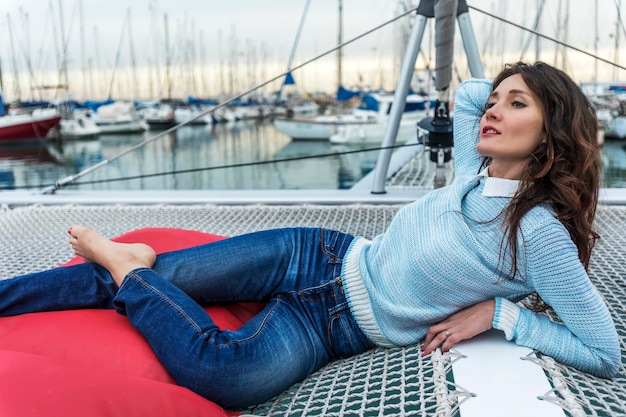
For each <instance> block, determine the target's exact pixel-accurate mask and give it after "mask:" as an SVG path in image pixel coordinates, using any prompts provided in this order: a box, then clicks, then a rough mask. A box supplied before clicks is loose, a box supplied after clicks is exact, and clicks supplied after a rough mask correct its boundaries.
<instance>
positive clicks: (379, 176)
mask: <svg viewBox="0 0 626 417" xmlns="http://www.w3.org/2000/svg"><path fill="white" fill-rule="evenodd" d="M426 21H427V17H426V16H422V15H420V14H418V15H417V16H416V18H415V22H413V27H412V28H411V33H410V35H409V42H408V44H407V48H406V51H405V53H404V57H403V59H402V67H401V68H400V77H399V79H398V85H397V86H396V91H395V93H394V96H393V104H392V106H391V111H390V113H389V120H388V121H387V126H386V128H385V137H384V139H383V143H382V146H383V148H387V149H382V150H381V151H380V154H379V155H378V161H377V162H376V172H375V173H374V184H373V188H372V194H384V193H386V191H385V182H386V180H387V170H388V169H389V160H390V158H391V153H392V151H393V150H392V149H390V148H389V147H391V146H393V145H394V144H395V142H396V135H397V133H398V127H399V125H400V119H402V113H404V107H405V105H406V96H407V94H408V92H409V86H410V84H411V79H412V78H413V72H414V70H415V61H416V60H417V54H418V53H419V50H420V45H421V43H422V38H423V36H424V30H425V29H426ZM415 131H416V134H417V126H416V127H415Z"/></svg>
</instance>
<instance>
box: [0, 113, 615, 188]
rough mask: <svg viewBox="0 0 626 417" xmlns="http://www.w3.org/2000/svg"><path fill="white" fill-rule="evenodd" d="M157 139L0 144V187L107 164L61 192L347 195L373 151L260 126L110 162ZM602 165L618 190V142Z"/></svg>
mask: <svg viewBox="0 0 626 417" xmlns="http://www.w3.org/2000/svg"><path fill="white" fill-rule="evenodd" d="M159 133H160V132H158V131H157V132H155V131H147V132H144V133H141V134H107V135H100V136H98V137H95V138H91V139H82V140H56V139H55V140H46V141H30V142H26V143H19V144H3V145H0V189H1V190H15V189H32V190H33V191H36V190H39V189H43V188H45V187H47V186H50V185H52V184H54V183H55V182H56V181H57V180H59V179H62V178H65V177H67V176H70V175H74V174H77V173H79V172H83V170H85V169H87V168H89V167H92V166H94V165H96V164H99V163H102V162H103V161H107V160H108V161H110V162H108V163H104V164H103V165H102V166H101V167H99V168H98V169H95V170H94V171H92V172H90V173H89V174H87V175H84V176H82V177H81V178H79V179H77V180H76V182H75V183H72V185H69V186H68V187H66V188H67V189H70V190H194V189H201V190H222V189H224V190H237V189H239V190H246V189H257V190H258V189H304V190H306V189H329V190H330V189H347V188H350V187H351V186H352V185H354V184H355V183H356V182H357V181H359V180H360V179H361V178H362V177H363V176H364V175H365V174H367V173H368V172H369V171H371V170H372V169H373V168H374V165H375V163H376V160H377V157H378V151H377V150H372V149H375V148H376V147H375V146H368V147H367V148H358V147H350V146H346V145H333V144H330V143H329V142H327V141H292V140H291V139H290V138H289V137H287V136H285V135H284V134H282V133H281V132H279V131H278V130H277V129H276V128H275V127H274V125H273V124H272V122H271V121H269V120H267V121H239V122H235V123H226V124H217V125H212V126H184V127H182V128H180V129H178V130H176V131H175V132H170V133H168V134H166V135H163V136H162V137H159V138H157V139H156V140H154V141H151V142H150V143H148V144H146V145H145V146H142V147H140V148H138V149H135V150H133V151H132V152H128V153H127V154H125V155H124V156H121V157H119V158H118V156H119V155H121V154H123V153H125V152H126V151H127V150H128V149H129V148H131V147H133V146H135V145H137V144H139V143H141V142H142V141H144V140H146V139H149V138H151V137H154V136H155V135H157V134H159ZM316 155H319V157H316V158H309V157H311V156H316ZM281 160H282V161H281ZM272 161H275V162H272ZM602 163H603V168H604V179H603V181H604V183H603V186H604V187H609V188H625V187H626V141H608V142H606V143H605V144H604V146H603V149H602Z"/></svg>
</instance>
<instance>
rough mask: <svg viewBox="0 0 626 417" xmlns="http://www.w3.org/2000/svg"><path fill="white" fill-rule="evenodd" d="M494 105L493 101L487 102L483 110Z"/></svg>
mask: <svg viewBox="0 0 626 417" xmlns="http://www.w3.org/2000/svg"><path fill="white" fill-rule="evenodd" d="M495 105H496V103H495V102H491V103H487V104H485V110H488V109H490V108H492V107H493V106H495Z"/></svg>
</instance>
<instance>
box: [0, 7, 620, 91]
mask: <svg viewBox="0 0 626 417" xmlns="http://www.w3.org/2000/svg"><path fill="white" fill-rule="evenodd" d="M596 1H597V3H598V8H599V13H600V19H599V20H600V21H601V22H602V24H601V26H600V29H599V32H598V40H599V43H598V44H599V45H600V49H599V54H600V55H601V56H603V57H604V58H606V59H608V60H611V61H614V60H615V58H616V53H615V49H616V48H615V37H614V35H613V33H614V32H615V29H616V20H617V5H618V4H620V3H621V0H547V1H546V6H545V8H544V10H543V13H542V16H541V26H540V31H541V32H542V33H546V34H548V35H549V36H552V37H557V32H558V31H560V32H559V33H560V35H558V37H560V38H562V39H565V38H567V41H568V43H570V44H572V45H575V46H576V47H578V48H581V49H585V50H587V51H589V52H592V53H593V52H594V47H595V46H594V45H595V44H594V37H595V36H594V34H595V29H594V28H595V27H594V4H595V3H596ZM339 3H340V2H339V1H338V0H312V1H310V2H309V3H307V1H306V0H265V1H259V0H133V1H130V0H106V1H103V0H0V64H1V70H2V79H3V89H4V91H3V93H4V95H5V97H7V98H9V99H10V98H11V97H15V96H17V95H19V96H21V97H22V98H23V99H24V98H26V97H25V96H28V95H29V94H31V95H32V93H31V92H32V91H35V92H36V94H43V93H42V92H41V91H43V90H41V89H37V88H34V87H37V86H41V85H53V84H66V83H67V84H68V85H69V90H70V93H71V94H72V95H74V96H76V97H77V98H80V99H85V98H91V99H102V98H105V97H107V96H113V97H119V98H145V97H156V96H159V97H166V96H170V95H174V96H187V95H196V96H215V95H222V96H228V95H233V94H237V93H240V92H243V91H246V90H248V89H250V88H252V87H254V86H256V85H259V84H260V83H263V82H266V81H268V80H271V79H273V78H277V81H274V82H272V83H268V85H267V87H266V89H267V90H268V91H272V90H275V89H277V88H279V87H280V83H281V80H282V78H281V77H279V76H280V75H281V74H282V73H283V72H285V71H286V70H287V69H288V67H294V66H297V65H298V64H300V63H302V62H305V61H308V60H309V59H311V58H313V57H315V56H317V55H320V54H322V53H324V52H327V51H331V50H332V49H333V48H334V47H335V46H336V45H337V43H338V39H339V36H338V22H339V13H338V5H339ZM341 3H342V5H343V31H342V39H343V41H344V42H345V41H348V40H350V39H352V38H355V37H357V36H359V35H361V34H363V33H365V32H366V31H368V30H370V29H372V28H374V27H377V26H378V25H381V24H383V23H385V22H387V21H389V20H391V19H392V18H394V17H396V16H398V15H400V14H401V13H402V10H403V7H406V6H403V5H408V6H409V7H410V6H411V5H414V4H416V3H417V2H416V0H404V1H394V0H342V2H341ZM468 3H469V5H470V6H473V7H475V8H476V9H479V10H482V11H487V12H490V13H494V14H497V15H500V16H503V17H505V18H507V19H509V20H512V21H514V22H516V23H518V24H520V25H523V26H525V27H532V25H533V22H534V19H535V15H536V13H535V11H536V7H538V5H539V3H540V2H539V0H525V1H523V2H518V1H512V0H506V1H496V0H469V2H468ZM307 4H308V7H307ZM567 5H569V14H568V15H567V16H568V20H567V23H568V24H567V25H566V24H565V18H564V17H561V18H560V19H559V17H558V16H559V13H558V8H559V6H560V7H561V10H562V11H564V10H566V9H567ZM524 6H525V7H524ZM529 6H531V7H529ZM532 6H535V7H532ZM305 10H306V12H307V13H306V17H305V19H304V20H303V21H302V18H303V15H304V11H305ZM564 15H565V13H562V14H561V16H564ZM410 19H411V18H410V17H405V18H402V19H399V20H398V21H396V22H395V23H393V24H390V25H388V26H386V27H385V28H384V29H381V30H379V31H376V32H375V33H373V34H370V35H367V36H365V37H363V38H362V39H360V40H358V41H355V42H354V43H351V44H350V45H348V46H346V47H344V48H343V49H342V54H343V59H342V84H344V85H346V86H349V87H350V86H356V85H357V84H360V85H363V84H365V85H368V86H373V87H381V88H386V89H390V88H393V86H394V85H395V81H396V77H397V72H398V68H399V63H400V60H401V56H402V52H403V48H402V42H401V33H403V28H404V31H406V30H407V29H406V28H408V27H409V20H410ZM470 19H471V21H472V24H473V27H474V32H475V35H476V39H477V43H478V46H479V48H480V50H481V53H482V54H483V61H484V63H485V68H486V75H488V76H490V75H493V74H491V73H492V72H493V71H496V69H498V68H500V67H501V65H502V63H504V62H506V61H510V60H517V59H519V58H520V54H521V53H522V50H525V51H526V55H525V56H524V58H525V59H528V60H534V59H535V57H536V56H535V48H536V46H535V44H534V43H526V41H525V38H522V37H521V36H522V32H521V31H520V30H518V29H515V28H511V27H507V28H506V32H505V31H503V29H501V27H502V24H499V23H497V21H496V20H494V19H493V18H489V17H488V16H486V15H485V14H483V13H481V12H478V11H476V10H472V9H471V10H470ZM430 20H432V19H430ZM301 22H302V26H301V33H300V36H299V41H298V42H297V43H296V37H297V34H298V29H299V27H300V24H301ZM565 28H567V30H566V29H565ZM622 30H623V29H622ZM431 33H432V29H430V26H429V32H428V33H427V34H425V38H424V39H425V40H424V42H423V44H422V46H423V51H424V55H422V58H420V60H418V63H417V66H418V67H425V66H426V64H427V63H430V64H431V65H434V64H433V63H432V60H433V59H434V48H433V47H432V46H431V45H430V43H427V42H426V40H427V39H430V37H429V34H431ZM524 36H526V35H524ZM457 38H459V35H458V32H457ZM621 39H622V44H626V33H623V32H622V33H621ZM459 42H460V40H459V41H457V43H458V46H457V53H459V54H460V53H461V52H462V51H459V50H460V49H461V45H460V43H459ZM540 45H541V46H542V55H541V56H540V59H542V60H546V61H548V62H550V63H558V62H559V60H560V61H561V64H562V65H566V66H567V67H568V68H570V69H571V70H572V71H573V72H574V71H575V72H576V74H575V75H576V77H578V81H589V80H591V79H592V78H598V79H600V80H603V79H606V80H609V79H613V78H620V79H622V80H623V79H626V72H625V71H623V70H620V71H617V70H614V69H613V68H612V67H608V66H607V65H606V64H601V65H600V67H599V68H598V69H597V70H595V67H594V65H593V64H592V63H591V62H592V60H590V59H588V58H585V57H584V56H581V54H575V53H572V52H567V57H565V55H564V54H563V53H560V54H559V53H558V52H555V51H554V50H553V49H551V48H552V44H551V43H550V42H548V41H542V42H541V44H540ZM64 51H65V53H64ZM546 51H547V52H546ZM619 51H623V52H622V53H621V60H622V61H623V60H626V50H624V47H623V46H621V45H620V48H619ZM292 57H293V59H292ZM492 57H495V58H492ZM619 58H620V57H619V56H618V59H619ZM485 61H488V62H485ZM168 63H169V64H168ZM455 63H456V60H455ZM458 65H459V68H460V69H459V71H461V72H463V71H464V69H463V68H462V67H463V65H464V64H463V62H462V60H461V61H460V63H459V64H458ZM492 68H493V69H492ZM168 71H169V72H168ZM65 74H67V75H65ZM598 74H599V75H598ZM461 75H462V76H466V74H465V73H463V74H461ZM294 78H295V80H296V85H297V86H298V87H299V88H302V89H303V90H306V91H316V90H321V91H325V92H332V91H334V90H335V89H336V87H337V81H338V77H337V53H336V52H333V53H329V54H328V55H327V56H326V57H324V58H322V59H320V60H319V61H316V62H315V63H313V64H311V65H309V66H307V67H305V68H304V69H302V70H298V71H295V72H294ZM16 79H17V80H19V82H16ZM51 91H52V90H45V93H46V94H51ZM54 93H55V94H58V91H55V92H54Z"/></svg>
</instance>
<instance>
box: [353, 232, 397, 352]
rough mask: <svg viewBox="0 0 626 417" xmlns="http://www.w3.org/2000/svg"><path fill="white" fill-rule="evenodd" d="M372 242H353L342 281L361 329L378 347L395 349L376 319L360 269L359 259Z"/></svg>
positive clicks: (363, 240)
mask: <svg viewBox="0 0 626 417" xmlns="http://www.w3.org/2000/svg"><path fill="white" fill-rule="evenodd" d="M370 243H371V242H370V241H369V240H367V239H364V238H356V239H354V240H353V241H352V244H351V245H350V248H349V249H348V252H347V253H346V256H345V257H344V262H343V269H342V271H341V279H342V280H343V283H344V288H345V290H346V298H347V300H348V305H349V306H350V308H351V309H352V314H354V318H355V320H356V322H357V323H358V325H359V327H360V328H361V330H363V332H364V333H365V335H366V336H367V338H368V339H370V340H371V341H372V342H374V344H376V345H377V346H384V347H393V346H394V345H393V344H392V343H390V342H389V341H388V340H387V339H386V338H385V337H384V336H383V334H382V332H381V331H380V327H378V323H376V320H375V318H374V311H373V309H372V301H371V300H370V297H369V294H368V292H367V288H365V285H364V284H363V278H362V277H361V271H360V269H359V258H360V254H361V251H362V250H363V247H365V246H367V245H369V244H370Z"/></svg>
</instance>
